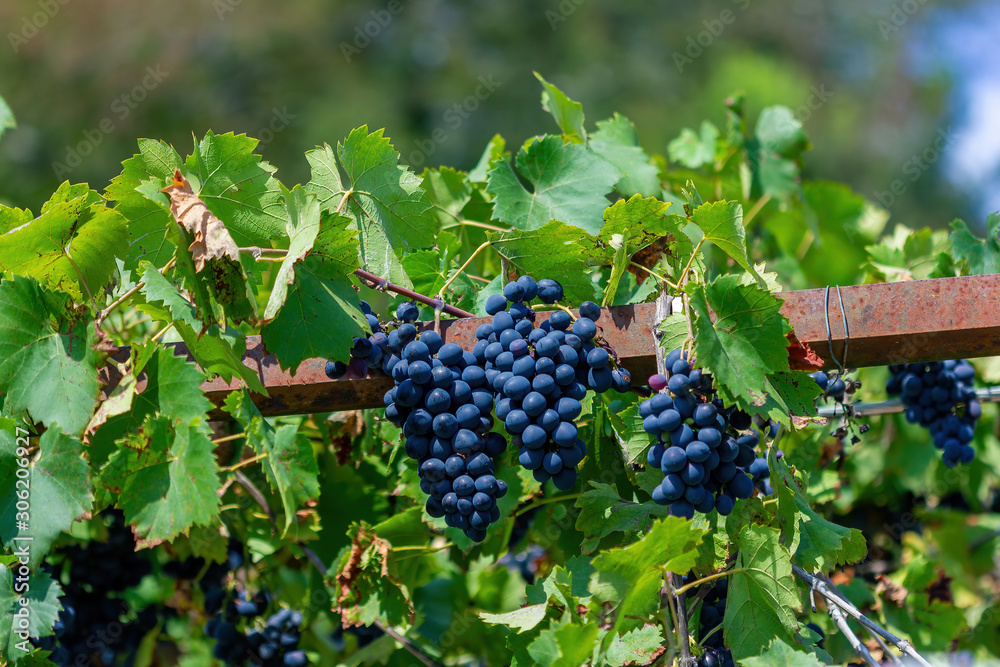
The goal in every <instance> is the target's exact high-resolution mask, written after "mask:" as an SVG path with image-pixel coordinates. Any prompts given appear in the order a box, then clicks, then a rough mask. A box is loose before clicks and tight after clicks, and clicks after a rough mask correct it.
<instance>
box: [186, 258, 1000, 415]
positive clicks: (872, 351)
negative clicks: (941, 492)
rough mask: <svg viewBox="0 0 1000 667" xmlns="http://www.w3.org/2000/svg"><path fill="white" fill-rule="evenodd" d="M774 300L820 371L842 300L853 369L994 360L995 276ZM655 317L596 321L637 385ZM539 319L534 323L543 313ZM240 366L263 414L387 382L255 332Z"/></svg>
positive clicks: (999, 311)
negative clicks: (285, 360) (352, 375)
mask: <svg viewBox="0 0 1000 667" xmlns="http://www.w3.org/2000/svg"><path fill="white" fill-rule="evenodd" d="M779 296H780V297H781V298H782V299H783V300H784V305H783V306H782V309H781V312H782V313H784V314H785V315H786V316H787V317H788V319H789V320H790V321H791V323H792V326H793V327H794V329H795V333H796V335H797V336H798V339H799V340H800V341H801V342H802V343H806V344H808V345H809V346H810V347H811V348H812V349H813V350H814V351H815V352H816V353H817V354H818V355H819V356H820V357H821V358H822V359H823V360H824V362H826V365H827V367H828V368H832V367H834V366H835V364H834V362H833V360H832V359H831V357H830V347H829V344H828V336H827V318H826V317H825V316H824V311H826V313H827V314H828V316H829V340H830V343H832V346H833V353H834V354H835V355H836V357H837V358H838V359H840V360H841V361H843V360H844V343H845V335H844V326H843V316H842V314H841V306H840V303H841V298H842V299H843V308H844V314H845V315H846V318H847V323H848V329H849V331H850V339H849V342H848V346H847V347H848V349H847V353H848V357H847V360H846V362H847V364H848V365H849V366H851V367H860V366H884V365H887V364H891V363H905V362H911V361H935V360H939V359H958V358H963V357H969V358H971V357H988V356H996V355H1000V275H990V276H972V277H966V278H941V279H937V280H919V281H908V282H898V283H878V284H872V285H855V286H850V287H842V288H841V289H840V296H839V297H838V294H837V290H836V288H832V289H830V290H829V293H828V292H827V290H825V289H810V290H802V291H796V292H784V293H781V294H780V295H779ZM654 313H655V305H654V304H652V303H648V304H640V305H636V306H616V307H612V308H605V309H604V310H603V312H602V314H601V318H600V319H599V320H598V326H599V327H600V328H601V330H602V334H603V336H604V338H605V339H606V340H607V341H608V343H610V345H611V346H612V347H613V348H614V349H615V351H616V352H617V353H618V355H619V357H620V358H621V359H622V363H623V365H624V366H625V367H626V368H628V369H629V370H630V371H631V372H632V376H633V377H634V378H636V380H637V381H639V382H642V381H643V380H644V379H645V378H646V377H647V376H648V375H650V374H651V373H653V372H655V368H656V358H655V354H654V347H653V345H654V343H653V337H652V335H651V333H652V329H653V326H654V325H655V315H654ZM539 316H540V318H539V321H541V320H543V319H545V318H546V317H548V315H547V314H545V313H539ZM488 320H489V318H470V319H460V320H448V321H443V322H442V323H441V333H442V335H443V336H444V338H445V340H447V341H450V342H455V343H459V344H460V345H462V346H463V347H466V348H467V349H469V348H471V346H472V345H473V344H474V343H475V331H476V328H477V327H478V326H479V325H480V324H483V323H484V322H486V321H488ZM427 326H429V325H427ZM177 347H178V350H177V351H178V353H179V354H183V353H185V352H186V350H185V349H184V346H183V345H178V346H177ZM244 363H245V364H246V365H247V366H249V367H250V368H252V369H254V370H255V371H256V372H257V373H258V375H259V377H260V378H261V380H262V382H263V384H264V386H265V387H267V390H268V393H269V394H270V395H269V396H266V397H265V396H255V403H257V406H258V407H259V408H260V410H261V412H262V413H263V414H265V415H280V414H293V413H311V412H327V411H332V410H346V409H355V408H366V407H376V406H380V405H382V397H383V395H384V394H385V392H386V391H388V390H389V389H390V388H391V386H392V381H391V380H390V379H388V378H386V377H371V378H365V379H360V380H351V379H341V380H337V381H333V380H330V379H329V378H327V377H326V374H325V373H324V366H325V363H326V362H325V360H323V359H309V360H307V361H304V362H303V363H302V364H301V365H300V366H299V368H298V369H297V370H296V372H295V375H294V376H292V375H291V374H289V373H288V372H286V371H282V370H281V369H280V367H279V366H278V362H277V360H276V359H275V357H274V355H268V354H265V350H264V347H263V344H262V343H261V340H260V337H259V336H248V337H247V354H246V356H245V357H244ZM240 385H241V383H239V382H238V381H235V380H234V381H233V382H231V383H227V382H224V381H223V380H222V379H221V378H216V379H214V380H211V381H208V382H205V384H204V385H203V389H204V390H205V392H206V394H207V395H208V398H209V399H210V400H211V401H212V402H213V403H214V404H215V405H220V404H221V403H222V401H223V400H224V399H225V397H226V395H227V394H228V393H229V392H230V391H232V390H233V389H236V388H238V387H239V386H240ZM212 416H213V417H215V418H220V417H223V416H224V413H222V412H221V411H219V410H218V409H217V410H215V411H214V412H213V415H212Z"/></svg>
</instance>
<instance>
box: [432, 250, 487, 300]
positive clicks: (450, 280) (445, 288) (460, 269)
mask: <svg viewBox="0 0 1000 667" xmlns="http://www.w3.org/2000/svg"><path fill="white" fill-rule="evenodd" d="M489 247H490V242H489V241H487V242H486V243H483V244H482V245H481V246H479V247H478V248H476V250H475V252H473V253H472V254H471V255H469V259H467V260H465V264H463V265H462V266H460V267H458V271H455V275H453V276H452V277H451V278H448V280H447V281H445V283H444V285H443V286H442V287H441V290H440V291H439V292H438V293H437V299H438V301H441V302H442V303H444V293H445V292H447V291H448V288H449V287H451V284H452V283H453V282H455V279H456V278H458V277H459V276H460V275H462V273H463V272H464V271H465V269H466V267H468V266H469V264H471V263H472V260H474V259H475V258H476V255H478V254H479V253H480V252H482V251H483V250H485V249H486V248H489Z"/></svg>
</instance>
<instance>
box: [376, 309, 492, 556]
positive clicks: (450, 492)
mask: <svg viewBox="0 0 1000 667" xmlns="http://www.w3.org/2000/svg"><path fill="white" fill-rule="evenodd" d="M398 314H399V311H397V315H398ZM384 355H385V356H384V361H383V368H384V369H385V370H386V372H388V373H389V374H390V375H391V376H392V379H393V382H394V386H393V388H392V389H390V390H389V391H388V392H387V393H386V395H385V406H386V408H385V416H386V418H387V419H388V420H389V421H391V422H393V423H394V424H396V425H397V426H400V427H401V428H402V429H403V436H404V437H405V438H406V443H405V450H406V453H407V455H409V456H410V457H411V458H413V459H416V460H417V462H418V466H419V467H418V472H419V474H420V489H421V490H422V491H423V492H424V493H426V494H428V495H429V496H430V497H429V498H428V499H427V505H426V507H427V513H428V514H430V515H431V516H432V517H435V518H439V517H444V518H445V521H446V522H447V524H448V525H449V526H451V527H453V528H460V529H462V530H464V531H465V534H466V535H467V536H468V537H469V538H470V539H472V540H475V541H477V542H481V541H482V540H484V539H485V538H486V528H487V527H488V526H489V525H490V524H491V523H493V522H495V521H497V520H499V518H500V509H499V508H498V507H497V500H498V499H500V498H503V496H504V495H505V494H506V493H507V485H506V483H505V482H504V481H503V480H498V479H497V478H496V477H495V476H494V474H493V473H494V472H495V464H494V459H496V458H497V457H498V456H500V455H501V454H503V452H504V451H505V450H506V448H507V441H506V439H504V437H503V436H502V435H500V434H499V433H491V432H490V429H491V428H492V427H493V417H492V415H491V414H490V413H491V411H492V407H493V393H492V392H491V391H490V390H489V389H488V388H487V387H486V372H485V371H484V370H483V369H482V368H481V367H480V366H479V365H478V363H477V361H476V358H475V357H474V356H473V355H472V353H471V352H466V351H464V350H463V349H462V348H461V347H460V346H458V345H456V344H454V343H443V342H442V339H441V336H440V335H439V334H437V333H435V332H433V331H425V332H423V333H420V334H418V333H417V330H416V327H414V326H413V325H412V324H411V323H404V324H402V325H401V326H400V327H398V328H397V329H395V330H393V331H392V332H391V333H390V334H389V336H388V337H387V339H386V350H385V353H384Z"/></svg>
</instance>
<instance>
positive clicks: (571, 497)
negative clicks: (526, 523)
mask: <svg viewBox="0 0 1000 667" xmlns="http://www.w3.org/2000/svg"><path fill="white" fill-rule="evenodd" d="M582 495H583V494H582V493H570V494H567V495H565V496H553V497H551V498H541V499H539V500H533V501H531V502H530V503H528V504H527V505H525V506H524V507H522V508H521V509H519V510H518V511H517V512H516V513H515V514H514V516H515V517H519V516H521V515H522V514H525V513H527V512H530V511H531V510H533V509H535V508H536V507H541V506H542V505H548V504H549V503H558V502H562V501H563V500H575V499H576V498H579V497H580V496H582Z"/></svg>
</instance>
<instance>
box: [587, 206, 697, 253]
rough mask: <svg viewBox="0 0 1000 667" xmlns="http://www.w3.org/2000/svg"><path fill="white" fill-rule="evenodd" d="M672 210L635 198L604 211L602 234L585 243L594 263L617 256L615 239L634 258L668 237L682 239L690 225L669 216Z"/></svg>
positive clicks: (681, 218) (680, 218)
mask: <svg viewBox="0 0 1000 667" xmlns="http://www.w3.org/2000/svg"><path fill="white" fill-rule="evenodd" d="M668 206H670V204H667V203H665V202H662V201H660V200H659V199H656V198H654V197H647V198H645V199H643V198H642V197H641V196H640V195H633V196H632V197H631V198H629V199H620V200H618V201H616V202H615V203H614V204H613V205H611V206H609V207H607V208H606V209H604V225H603V227H602V228H601V233H600V234H599V235H598V236H597V237H595V238H585V239H584V240H583V245H584V246H585V247H586V248H587V249H588V251H589V252H588V255H589V257H590V259H591V260H592V261H595V262H601V263H608V262H609V260H610V257H611V255H612V254H613V253H614V250H613V249H612V248H611V247H610V241H611V240H612V239H614V238H615V237H620V238H621V240H622V243H623V244H624V245H625V246H626V247H627V248H628V253H629V255H630V256H631V255H633V254H635V253H636V252H638V251H639V250H642V249H643V248H645V247H646V246H648V245H649V244H651V243H654V242H656V241H658V240H660V239H662V238H663V237H664V236H667V235H669V234H673V235H680V233H681V231H682V230H683V229H684V227H685V226H686V225H687V224H688V221H687V219H686V218H683V217H681V216H678V215H668V214H667V207H668ZM685 239H686V237H685Z"/></svg>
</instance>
